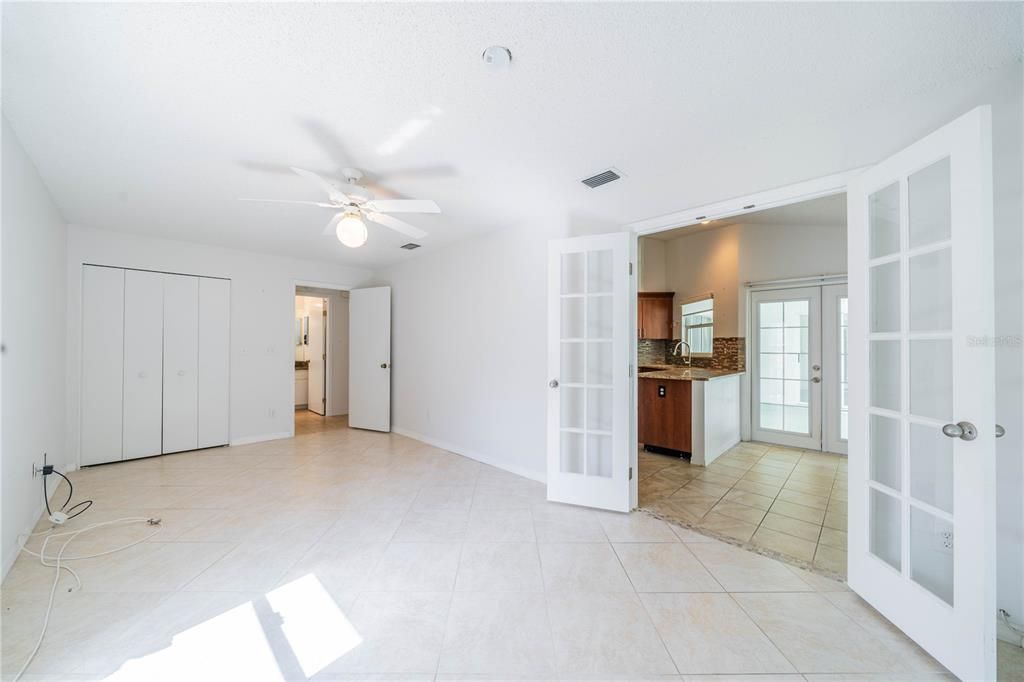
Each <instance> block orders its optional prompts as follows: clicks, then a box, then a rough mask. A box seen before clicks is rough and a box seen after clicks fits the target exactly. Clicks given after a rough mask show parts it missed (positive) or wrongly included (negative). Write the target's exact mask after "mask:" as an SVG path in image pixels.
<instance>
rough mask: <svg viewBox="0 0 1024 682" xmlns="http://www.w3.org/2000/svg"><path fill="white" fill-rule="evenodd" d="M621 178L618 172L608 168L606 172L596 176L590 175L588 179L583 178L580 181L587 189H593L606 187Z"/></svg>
mask: <svg viewBox="0 0 1024 682" xmlns="http://www.w3.org/2000/svg"><path fill="white" fill-rule="evenodd" d="M621 177H622V175H621V174H620V173H619V172H618V171H616V170H615V169H614V168H609V169H608V170H606V171H601V172H600V173H598V174H597V175H591V176H590V177H589V178H585V179H584V180H582V182H583V184H584V185H586V186H587V187H589V188H591V189H594V188H595V187H600V186H601V185H607V184H608V183H609V182H612V181H614V180H618V179H619V178H621Z"/></svg>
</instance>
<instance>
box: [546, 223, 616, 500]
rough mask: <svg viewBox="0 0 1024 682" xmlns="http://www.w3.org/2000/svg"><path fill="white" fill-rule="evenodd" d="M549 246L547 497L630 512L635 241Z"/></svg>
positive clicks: (606, 238)
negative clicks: (632, 246) (632, 247)
mask: <svg viewBox="0 0 1024 682" xmlns="http://www.w3.org/2000/svg"><path fill="white" fill-rule="evenodd" d="M633 238H634V237H633V235H631V234H629V233H626V232H620V233H614V234H605V235H598V236H593V237H576V238H573V239H562V240H557V241H552V242H550V243H549V247H548V331H547V338H548V377H549V378H548V426H547V431H548V447H547V455H548V499H549V500H552V501H555V502H565V503H568V504H577V505H582V506H587V507H599V508H601V509H610V510H614V511H621V512H628V511H629V508H630V501H629V500H630V498H629V489H630V483H629V480H630V471H629V466H630V455H631V452H635V451H636V442H635V441H633V442H631V439H630V424H629V421H630V420H629V417H630V399H631V396H630V386H631V381H633V380H632V379H631V378H630V371H629V368H630V364H631V362H632V360H631V358H630V352H631V351H630V349H631V343H630V342H631V338H630V337H631V332H632V331H633V329H635V325H634V320H631V319H630V310H631V306H630V293H629V292H630V279H629V278H630V269H631V268H630V262H629V254H630V240H631V239H633Z"/></svg>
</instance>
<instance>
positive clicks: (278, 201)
mask: <svg viewBox="0 0 1024 682" xmlns="http://www.w3.org/2000/svg"><path fill="white" fill-rule="evenodd" d="M238 200H239V201H258V202H261V203H271V204H304V205H306V206H320V207H321V208H338V207H337V206H336V205H335V204H328V203H324V202H323V201H296V200H295V199H250V198H248V197H239V199H238Z"/></svg>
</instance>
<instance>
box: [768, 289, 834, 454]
mask: <svg viewBox="0 0 1024 682" xmlns="http://www.w3.org/2000/svg"><path fill="white" fill-rule="evenodd" d="M752 306H753V325H754V330H753V334H751V337H752V340H753V345H754V348H753V354H754V364H755V366H756V368H757V371H756V376H754V377H753V378H752V381H751V384H752V391H751V393H752V396H753V398H754V410H753V413H752V419H753V422H754V434H753V437H754V439H755V440H764V441H768V442H774V443H780V444H783V445H791V446H794V447H810V448H815V449H820V448H821V438H820V433H821V426H820V414H821V406H820V395H821V392H820V390H819V388H818V386H819V384H820V382H821V374H820V370H821V366H820V365H821V362H820V349H819V346H820V343H821V342H820V339H821V326H820V311H821V288H820V287H807V288H800V289H788V290H787V289H783V290H778V291H759V292H755V293H754V294H753V296H752Z"/></svg>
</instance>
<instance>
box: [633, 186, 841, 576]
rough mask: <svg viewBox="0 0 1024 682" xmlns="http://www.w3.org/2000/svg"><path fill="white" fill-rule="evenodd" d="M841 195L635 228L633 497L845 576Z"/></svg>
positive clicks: (678, 518) (679, 518) (701, 527)
mask: <svg viewBox="0 0 1024 682" xmlns="http://www.w3.org/2000/svg"><path fill="white" fill-rule="evenodd" d="M846 232H847V217H846V195H845V193H844V192H841V191H840V192H836V193H832V194H829V195H827V196H818V197H816V198H813V199H808V200H804V201H798V202H796V203H790V204H786V205H782V206H775V207H772V208H767V209H765V210H761V211H748V212H745V213H742V214H740V215H732V216H725V217H719V218H716V219H714V220H700V221H697V223H696V224H693V225H689V226H686V227H677V228H671V229H665V230H662V231H658V232H653V233H647V234H645V235H643V236H641V237H640V239H639V244H638V247H639V277H638V300H637V351H638V352H637V363H638V373H637V377H638V378H637V397H636V411H637V441H638V442H637V445H638V455H637V469H638V472H639V476H638V484H637V486H638V502H639V504H638V506H639V507H641V508H643V509H647V510H649V511H652V512H654V513H656V514H658V515H659V516H661V517H663V518H666V519H669V520H672V521H675V522H677V523H680V524H681V525H684V526H686V527H690V528H694V529H696V530H698V531H702V532H705V533H707V534H710V535H713V536H716V537H720V538H722V539H725V540H728V541H730V542H733V543H736V544H740V545H744V546H747V547H749V548H752V549H755V550H756V551H760V552H766V553H770V554H773V555H775V556H778V557H779V558H781V559H784V560H788V561H790V562H791V563H794V564H797V565H802V566H808V567H813V568H815V569H816V570H818V571H820V572H823V573H826V574H830V575H832V576H835V577H839V578H845V576H846V563H847V561H846V544H847V543H846V520H847V501H846V475H847V473H846V472H847V467H846V457H845V452H846V435H847V434H846V419H845V415H846V388H847V380H848V377H847V374H846V370H845V357H846V344H845V330H846V309H847V303H848V297H847V293H846V284H845V282H846V279H845V276H846V272H847V254H846V242H847V240H846Z"/></svg>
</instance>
